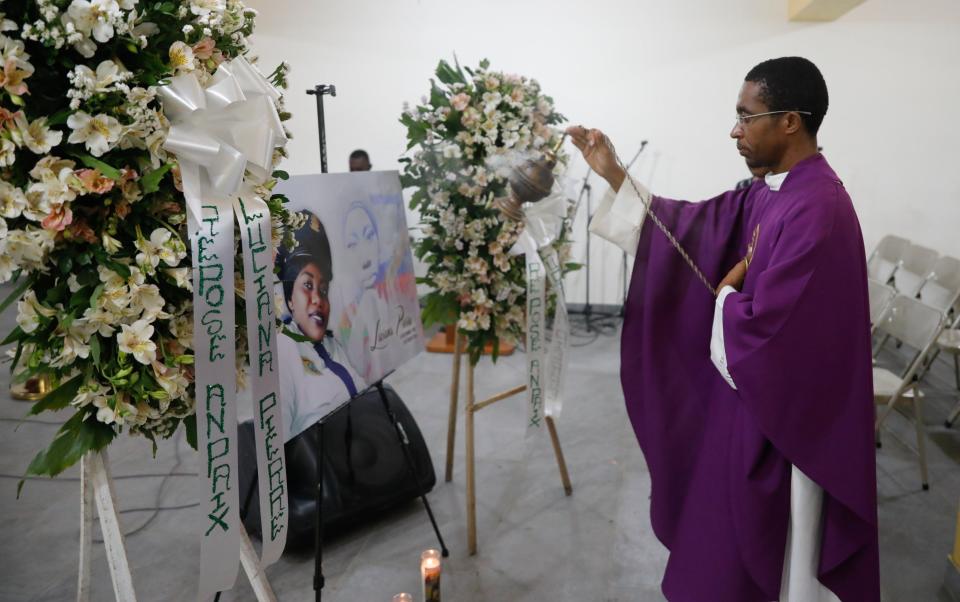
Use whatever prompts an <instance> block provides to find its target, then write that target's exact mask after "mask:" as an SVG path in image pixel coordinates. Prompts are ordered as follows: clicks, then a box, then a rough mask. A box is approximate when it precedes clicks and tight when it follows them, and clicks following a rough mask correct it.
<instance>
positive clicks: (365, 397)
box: [238, 386, 437, 552]
mask: <svg viewBox="0 0 960 602" xmlns="http://www.w3.org/2000/svg"><path fill="white" fill-rule="evenodd" d="M384 390H385V392H386V395H387V401H388V402H389V406H390V409H391V411H392V412H393V413H394V415H395V416H396V417H397V420H398V421H399V422H400V424H401V426H402V427H403V430H404V431H405V432H406V434H407V438H408V440H409V441H410V445H409V446H408V448H407V449H408V450H409V451H410V457H411V459H412V461H413V465H414V468H415V470H416V475H417V478H416V479H415V478H414V475H413V474H411V473H410V471H409V469H408V467H407V462H406V460H405V457H404V453H403V449H402V448H401V444H400V438H399V437H398V436H397V430H396V428H394V425H393V423H392V422H391V420H390V418H389V417H388V416H387V412H386V410H385V409H384V407H383V402H382V401H381V399H380V393H379V392H378V391H377V390H376V389H371V390H369V391H367V392H366V393H363V394H361V395H359V396H358V397H356V398H355V399H353V400H352V401H350V403H348V404H347V405H346V406H344V407H342V408H340V409H339V410H337V411H336V412H334V413H333V414H331V415H329V416H327V418H326V419H325V420H324V425H323V526H324V530H325V531H326V530H327V529H331V530H338V529H344V528H350V527H353V526H356V525H358V524H361V523H362V522H363V520H364V519H365V518H368V517H371V516H372V515H374V514H376V513H378V512H380V511H382V510H385V509H387V508H390V507H392V506H395V505H397V504H400V503H403V502H406V501H409V500H410V499H412V498H415V497H417V496H419V495H420V494H421V493H427V492H428V491H430V490H431V489H433V486H434V485H435V484H436V482H437V477H436V474H435V473H434V470H433V462H432V461H431V460H430V452H429V450H427V446H426V443H424V440H423V435H422V434H421V433H420V429H419V428H418V427H417V423H416V422H414V420H413V416H412V415H411V414H410V411H409V410H408V409H407V406H406V405H404V403H403V401H402V400H401V399H400V397H399V396H398V395H397V394H396V392H395V391H394V390H393V389H392V388H391V387H388V386H384ZM318 436H319V427H318V425H314V426H313V427H310V428H308V429H307V430H305V431H303V432H302V433H300V434H299V435H297V436H296V437H294V438H293V439H291V440H290V441H288V442H287V443H286V445H285V446H284V452H285V454H286V462H287V488H288V495H287V511H288V516H289V529H288V534H287V547H286V549H287V550H290V551H294V552H296V551H307V550H311V549H312V548H313V545H314V528H315V525H316V521H317V456H318V453H317V452H318V448H317V439H318ZM238 439H239V446H240V447H239V450H238V464H239V472H240V478H239V485H240V503H241V505H240V509H241V512H244V510H245V511H246V514H245V515H244V516H243V517H242V518H243V525H244V527H246V529H247V532H248V533H250V534H251V535H256V536H257V537H260V536H261V531H260V498H259V492H258V491H257V488H258V483H257V453H256V449H255V448H254V442H253V422H252V421H246V422H242V423H240V426H239V437H238ZM418 480H419V483H420V486H421V487H422V488H423V490H422V492H421V491H418V490H417V482H418Z"/></svg>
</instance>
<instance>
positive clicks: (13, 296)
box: [0, 278, 33, 313]
mask: <svg viewBox="0 0 960 602" xmlns="http://www.w3.org/2000/svg"><path fill="white" fill-rule="evenodd" d="M31 284H33V278H24V279H23V282H22V283H20V286H18V287H17V288H15V289H14V290H13V292H12V293H10V294H9V295H7V298H6V299H4V300H3V303H0V313H2V312H3V310H5V309H7V308H8V307H10V304H11V303H13V302H14V301H17V300H18V299H20V296H21V295H23V293H24V292H26V290H27V289H28V288H30V285H31Z"/></svg>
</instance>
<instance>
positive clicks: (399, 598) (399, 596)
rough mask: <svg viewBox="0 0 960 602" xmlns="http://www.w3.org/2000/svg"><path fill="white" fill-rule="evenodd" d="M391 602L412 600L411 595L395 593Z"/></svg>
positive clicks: (409, 601) (410, 601) (408, 601)
mask: <svg viewBox="0 0 960 602" xmlns="http://www.w3.org/2000/svg"><path fill="white" fill-rule="evenodd" d="M393 602H413V596H411V595H410V594H396V595H395V596H394V597H393Z"/></svg>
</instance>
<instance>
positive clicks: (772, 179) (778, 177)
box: [763, 171, 790, 192]
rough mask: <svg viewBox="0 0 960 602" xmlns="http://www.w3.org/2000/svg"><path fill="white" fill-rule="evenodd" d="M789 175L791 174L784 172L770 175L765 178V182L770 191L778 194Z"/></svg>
mask: <svg viewBox="0 0 960 602" xmlns="http://www.w3.org/2000/svg"><path fill="white" fill-rule="evenodd" d="M788 173H790V172H789V171H784V172H782V173H768V174H767V175H765V176H763V181H764V182H766V184H767V187H768V188H769V189H770V190H772V191H774V192H777V191H778V190H780V187H781V186H782V185H783V181H784V180H786V179H787V174H788Z"/></svg>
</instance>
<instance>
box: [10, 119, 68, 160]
mask: <svg viewBox="0 0 960 602" xmlns="http://www.w3.org/2000/svg"><path fill="white" fill-rule="evenodd" d="M14 123H16V125H17V128H19V130H20V135H21V136H22V138H23V143H24V144H25V145H26V146H27V148H29V149H30V150H31V151H33V152H34V153H36V154H38V155H45V154H47V153H49V152H50V149H52V148H53V147H54V146H56V145H58V144H60V141H61V140H63V132H61V131H58V130H51V129H50V128H49V127H48V126H47V118H46V117H39V118H37V119H34V120H33V121H32V122H30V123H29V124H28V123H27V117H26V115H24V114H23V112H22V111H18V112H17V114H16V117H14Z"/></svg>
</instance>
